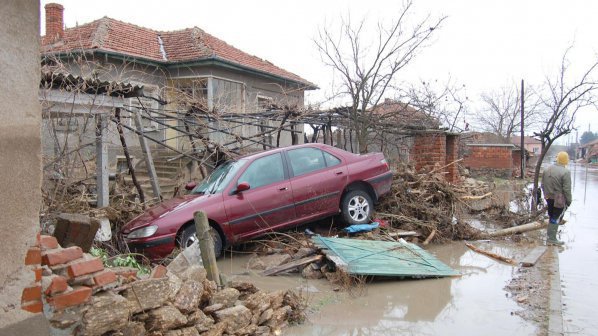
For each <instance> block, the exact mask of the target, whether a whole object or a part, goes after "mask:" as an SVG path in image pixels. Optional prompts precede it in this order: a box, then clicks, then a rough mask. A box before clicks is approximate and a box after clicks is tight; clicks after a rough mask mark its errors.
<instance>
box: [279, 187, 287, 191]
mask: <svg viewBox="0 0 598 336" xmlns="http://www.w3.org/2000/svg"><path fill="white" fill-rule="evenodd" d="M278 190H280V191H285V190H289V188H287V187H282V188H279V189H278Z"/></svg>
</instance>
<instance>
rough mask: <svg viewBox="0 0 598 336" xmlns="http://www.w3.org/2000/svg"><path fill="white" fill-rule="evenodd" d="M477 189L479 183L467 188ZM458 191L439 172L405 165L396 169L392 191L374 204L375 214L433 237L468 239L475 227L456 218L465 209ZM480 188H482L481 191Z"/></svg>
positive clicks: (397, 224)
mask: <svg viewBox="0 0 598 336" xmlns="http://www.w3.org/2000/svg"><path fill="white" fill-rule="evenodd" d="M474 188H475V189H476V190H477V189H480V188H479V187H478V186H474V187H473V188H468V189H474ZM470 191H471V190H459V188H456V187H455V186H454V185H452V184H450V183H448V182H446V181H445V180H444V178H443V176H442V175H440V174H417V173H415V172H414V171H413V170H411V169H409V168H407V167H401V168H400V169H397V170H396V172H395V173H394V176H393V181H392V187H391V191H390V193H389V194H388V195H386V196H384V197H383V198H382V199H381V203H380V204H378V206H377V207H376V216H378V217H380V218H382V219H385V220H387V221H388V222H389V223H390V225H391V227H393V228H400V229H403V230H415V231H418V232H420V233H421V234H422V235H423V236H425V237H428V236H430V235H431V234H432V233H433V232H434V235H433V237H434V240H435V241H442V240H447V239H471V238H474V237H476V236H477V235H478V230H476V229H475V228H472V227H471V226H469V225H468V224H467V223H465V222H461V221H460V220H459V217H460V214H461V213H462V212H463V211H465V209H464V203H463V202H462V201H460V199H459V196H460V195H459V193H460V192H465V193H468V192H470ZM480 191H481V190H480Z"/></svg>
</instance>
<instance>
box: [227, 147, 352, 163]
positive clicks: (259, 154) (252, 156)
mask: <svg viewBox="0 0 598 336" xmlns="http://www.w3.org/2000/svg"><path fill="white" fill-rule="evenodd" d="M298 148H318V149H324V148H325V149H333V151H334V150H340V151H343V150H341V149H338V148H336V147H332V146H329V145H325V144H321V143H307V144H302V145H292V146H287V147H281V148H273V149H269V150H265V151H261V152H257V153H251V154H247V155H243V156H241V157H239V158H238V159H246V160H253V159H256V158H258V157H262V156H266V155H270V154H273V153H279V152H282V151H285V150H290V149H298ZM343 152H344V151H343ZM347 153H349V152H347Z"/></svg>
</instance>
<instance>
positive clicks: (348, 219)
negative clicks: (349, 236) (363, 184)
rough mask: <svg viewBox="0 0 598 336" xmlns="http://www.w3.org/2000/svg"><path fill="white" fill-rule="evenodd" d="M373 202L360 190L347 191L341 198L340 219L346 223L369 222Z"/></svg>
mask: <svg viewBox="0 0 598 336" xmlns="http://www.w3.org/2000/svg"><path fill="white" fill-rule="evenodd" d="M373 206H374V202H373V201H372V198H371V197H370V195H369V194H368V193H367V192H365V191H363V190H361V189H357V190H351V191H349V192H347V193H346V194H345V195H344V196H343V198H342V200H341V219H342V220H343V222H345V223H346V224H348V225H353V224H365V223H369V221H370V216H371V215H372V210H373Z"/></svg>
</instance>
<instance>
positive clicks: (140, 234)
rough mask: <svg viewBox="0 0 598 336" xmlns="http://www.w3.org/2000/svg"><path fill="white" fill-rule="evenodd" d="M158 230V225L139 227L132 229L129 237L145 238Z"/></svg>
mask: <svg viewBox="0 0 598 336" xmlns="http://www.w3.org/2000/svg"><path fill="white" fill-rule="evenodd" d="M156 231H158V226H157V225H150V226H146V227H144V228H141V229H137V230H135V231H131V232H130V233H129V234H128V235H127V238H145V237H149V236H151V235H153V234H154V233H156Z"/></svg>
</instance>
